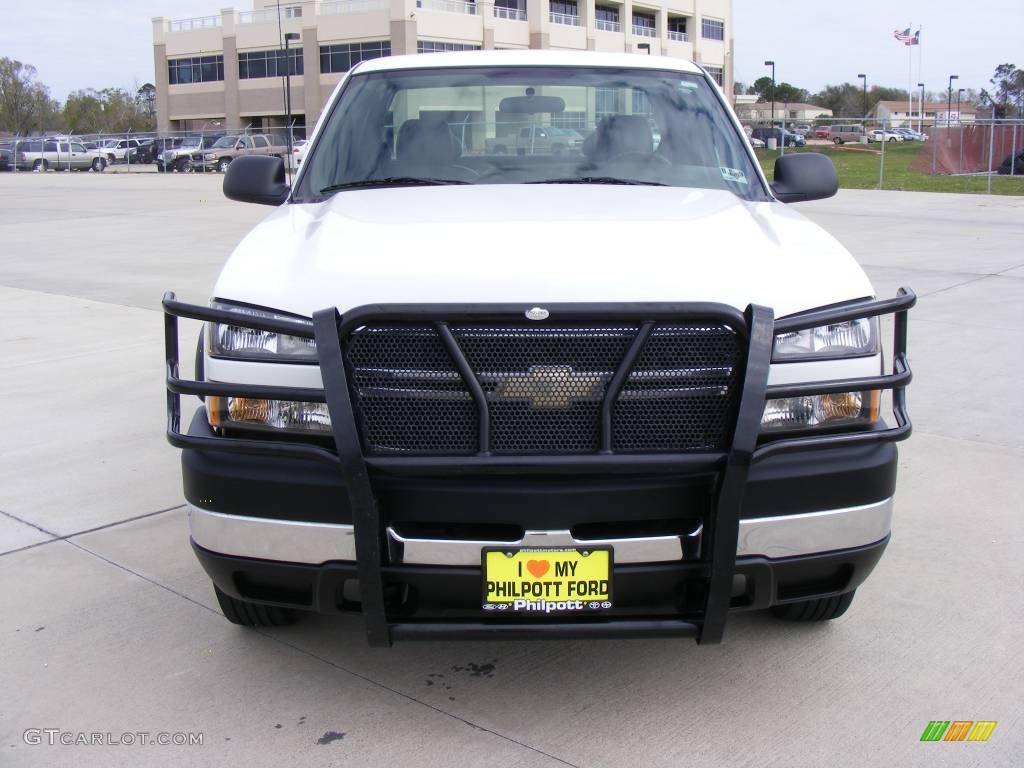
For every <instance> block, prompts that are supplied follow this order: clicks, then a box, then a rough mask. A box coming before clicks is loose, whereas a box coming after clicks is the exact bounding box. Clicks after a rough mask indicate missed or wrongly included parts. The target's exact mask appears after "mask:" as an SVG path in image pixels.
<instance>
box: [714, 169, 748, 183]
mask: <svg viewBox="0 0 1024 768" xmlns="http://www.w3.org/2000/svg"><path fill="white" fill-rule="evenodd" d="M719 170H720V171H721V172H722V178H723V179H725V180H726V181H735V182H736V183H737V184H746V183H747V176H746V174H745V173H743V171H741V170H738V169H736V168H726V167H725V166H724V165H723V166H720V167H719Z"/></svg>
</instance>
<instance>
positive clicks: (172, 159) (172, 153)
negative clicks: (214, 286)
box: [0, 117, 1024, 195]
mask: <svg viewBox="0 0 1024 768" xmlns="http://www.w3.org/2000/svg"><path fill="white" fill-rule="evenodd" d="M741 122H742V124H743V127H744V130H745V132H746V134H747V136H748V137H750V138H751V141H752V143H753V144H754V146H755V149H756V151H757V154H758V157H759V159H760V160H761V163H762V166H763V167H764V168H765V170H766V172H767V173H768V175H769V178H770V177H771V173H772V170H773V167H774V160H775V158H776V157H778V156H779V155H783V154H785V153H786V152H793V151H818V152H823V153H825V154H827V155H828V156H829V157H830V158H831V159H832V161H833V163H834V164H835V166H836V169H837V172H838V175H839V183H840V187H844V188H847V187H849V188H860V189H897V190H898V189H909V190H922V191H929V190H931V191H960V192H980V193H991V192H992V191H993V185H995V187H996V190H995V191H997V192H999V193H1002V194H1022V195H1024V118H1021V117H1017V118H1007V119H998V120H994V119H976V120H973V121H971V122H968V121H967V120H964V122H962V123H960V124H953V125H949V126H946V125H943V124H942V123H941V122H940V123H939V124H938V125H935V124H929V123H934V122H935V121H934V120H933V119H932V118H930V117H929V118H926V120H924V121H921V122H919V121H907V120H903V121H894V120H888V121H887V120H879V119H877V118H875V117H866V118H865V117H843V118H837V117H831V118H827V119H826V118H817V119H811V118H808V119H805V120H800V119H786V120H785V121H783V120H781V119H776V120H775V121H774V124H773V123H772V121H770V120H760V121H758V120H741ZM922 122H923V124H922ZM580 130H581V132H583V133H585V132H586V128H583V129H580ZM305 133H306V127H305V126H296V127H294V128H293V129H292V130H291V131H289V130H288V129H287V128H284V127H275V128H268V129H264V130H257V129H253V128H247V129H243V130H237V131H226V130H223V129H221V128H218V127H216V126H211V127H209V128H207V129H204V130H190V131H172V132H167V133H157V132H152V133H137V132H132V131H128V132H124V133H116V134H85V135H72V136H68V135H59V134H47V135H45V136H39V135H35V136H27V137H26V136H7V137H2V136H0V169H4V159H5V158H6V160H7V169H9V170H13V171H15V172H25V171H40V170H51V171H57V170H62V171H74V170H83V171H93V172H97V171H99V172H108V173H196V172H203V171H211V172H218V171H220V172H223V171H224V170H225V169H226V167H227V165H228V164H230V161H231V159H233V158H234V157H237V156H239V155H241V154H265V155H276V156H279V157H281V158H283V159H284V160H285V162H286V165H287V167H288V168H289V169H290V170H292V171H294V170H295V169H296V167H297V164H298V157H299V156H300V155H299V152H298V149H299V147H300V146H301V142H303V141H304V140H305Z"/></svg>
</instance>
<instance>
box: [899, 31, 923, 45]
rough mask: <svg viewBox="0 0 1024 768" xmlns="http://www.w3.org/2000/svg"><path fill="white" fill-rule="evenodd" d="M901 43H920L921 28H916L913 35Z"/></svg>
mask: <svg viewBox="0 0 1024 768" xmlns="http://www.w3.org/2000/svg"><path fill="white" fill-rule="evenodd" d="M903 44H904V45H920V44H921V30H920V29H919V30H917V32H915V33H914V36H913V37H911V38H910V39H908V40H904V41H903Z"/></svg>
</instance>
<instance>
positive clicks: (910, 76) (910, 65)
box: [883, 24, 914, 138]
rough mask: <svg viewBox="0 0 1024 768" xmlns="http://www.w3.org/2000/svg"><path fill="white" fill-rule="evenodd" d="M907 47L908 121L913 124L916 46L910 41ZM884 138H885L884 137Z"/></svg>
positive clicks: (911, 26) (910, 27)
mask: <svg viewBox="0 0 1024 768" xmlns="http://www.w3.org/2000/svg"><path fill="white" fill-rule="evenodd" d="M913 28H914V25H913V24H908V25H907V29H908V30H909V29H913ZM910 39H911V40H913V39H914V36H913V35H911V36H910ZM904 45H906V46H907V120H909V121H910V122H911V123H913V122H914V89H913V87H912V86H913V83H914V46H912V45H910V41H907V42H906V43H904ZM883 138H884V137H883Z"/></svg>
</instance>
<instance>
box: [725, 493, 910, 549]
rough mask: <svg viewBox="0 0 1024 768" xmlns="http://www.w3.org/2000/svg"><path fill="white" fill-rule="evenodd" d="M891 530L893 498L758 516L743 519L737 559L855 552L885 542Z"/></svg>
mask: <svg viewBox="0 0 1024 768" xmlns="http://www.w3.org/2000/svg"><path fill="white" fill-rule="evenodd" d="M891 528H892V497H891V496H890V497H889V498H888V499H885V500H884V501H879V502H877V503H875V504H865V505H864V506H860V507H845V508H843V509H827V510H825V511H823V512H808V513H806V514H803V515H783V516H781V517H755V518H750V519H747V520H740V532H739V539H738V540H737V542H736V557H745V556H749V555H761V556H762V557H774V558H778V557H795V556H797V555H810V554H814V553H816V552H831V551H834V550H837V549H852V548H853V547H862V546H864V545H866V544H873V543H875V542H876V541H880V540H882V539H884V538H885V537H886V536H887V535H888V534H889V531H890V530H891Z"/></svg>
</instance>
